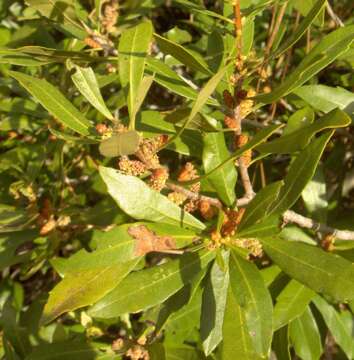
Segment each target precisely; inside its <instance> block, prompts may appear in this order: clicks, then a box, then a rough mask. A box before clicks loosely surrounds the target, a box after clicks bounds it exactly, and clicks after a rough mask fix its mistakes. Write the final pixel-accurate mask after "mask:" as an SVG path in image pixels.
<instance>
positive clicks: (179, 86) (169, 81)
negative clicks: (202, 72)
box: [146, 57, 218, 105]
mask: <svg viewBox="0 0 354 360" xmlns="http://www.w3.org/2000/svg"><path fill="white" fill-rule="evenodd" d="M146 68H147V72H148V73H149V74H155V78H154V80H155V82H157V83H158V84H159V85H161V86H163V87H165V88H166V89H168V90H169V91H171V92H172V93H175V94H177V95H180V96H182V97H185V98H187V99H192V100H195V99H196V98H197V97H198V92H197V90H195V89H193V88H192V87H191V86H190V85H188V84H187V83H186V82H185V81H184V80H183V79H182V78H181V77H180V76H179V75H178V74H177V73H176V72H175V71H173V70H172V69H171V68H170V67H169V66H168V65H166V64H165V63H164V62H162V61H161V60H157V59H154V58H151V57H147V58H146ZM207 104H210V105H218V102H217V101H216V100H214V99H208V101H207Z"/></svg>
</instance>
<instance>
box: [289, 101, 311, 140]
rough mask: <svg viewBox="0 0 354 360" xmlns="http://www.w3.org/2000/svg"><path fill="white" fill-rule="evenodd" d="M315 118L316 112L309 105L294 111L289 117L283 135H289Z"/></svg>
mask: <svg viewBox="0 0 354 360" xmlns="http://www.w3.org/2000/svg"><path fill="white" fill-rule="evenodd" d="M314 120H315V112H314V111H313V110H312V108H310V107H309V106H306V107H304V108H302V109H300V110H297V111H296V112H294V113H293V114H292V115H291V116H290V117H289V119H288V122H287V124H286V127H285V128H284V131H283V135H288V134H290V133H292V132H294V131H296V130H299V129H301V128H303V127H305V126H308V125H310V124H312V123H313V121H314Z"/></svg>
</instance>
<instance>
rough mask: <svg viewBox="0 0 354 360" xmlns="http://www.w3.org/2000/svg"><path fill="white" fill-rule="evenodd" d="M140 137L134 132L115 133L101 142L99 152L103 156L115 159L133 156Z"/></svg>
mask: <svg viewBox="0 0 354 360" xmlns="http://www.w3.org/2000/svg"><path fill="white" fill-rule="evenodd" d="M139 142H140V136H139V134H138V133H137V132H136V131H135V130H129V131H126V132H121V133H115V134H113V135H112V136H111V137H109V138H107V139H104V140H102V141H101V143H100V146H99V150H100V153H101V154H102V155H103V156H106V157H117V156H124V155H131V154H134V153H135V152H136V151H137V150H138V147H139Z"/></svg>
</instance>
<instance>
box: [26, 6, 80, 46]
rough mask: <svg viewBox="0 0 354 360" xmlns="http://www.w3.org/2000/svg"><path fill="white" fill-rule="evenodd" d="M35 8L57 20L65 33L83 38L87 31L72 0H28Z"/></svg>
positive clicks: (57, 23) (58, 25)
mask: <svg viewBox="0 0 354 360" xmlns="http://www.w3.org/2000/svg"><path fill="white" fill-rule="evenodd" d="M26 2H27V4H29V5H30V6H31V7H32V8H33V9H36V10H37V11H38V12H39V13H40V14H41V15H43V16H45V17H47V18H48V19H50V20H52V21H55V22H56V25H57V27H58V28H59V29H61V31H63V32H64V33H69V34H71V35H72V36H75V37H77V38H79V39H80V40H83V39H84V38H85V37H86V36H87V33H86V31H85V29H84V27H83V26H82V25H81V24H80V23H79V22H78V19H77V18H76V14H75V8H74V6H73V3H72V1H70V0H60V1H59V0H47V1H43V0H26Z"/></svg>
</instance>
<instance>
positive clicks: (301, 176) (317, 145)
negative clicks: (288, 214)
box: [269, 131, 333, 214]
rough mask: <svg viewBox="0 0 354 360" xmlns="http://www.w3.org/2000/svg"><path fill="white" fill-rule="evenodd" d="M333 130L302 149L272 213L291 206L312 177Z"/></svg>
mask: <svg viewBox="0 0 354 360" xmlns="http://www.w3.org/2000/svg"><path fill="white" fill-rule="evenodd" d="M332 135H333V131H329V132H327V133H325V134H323V135H322V136H321V137H319V138H317V139H316V140H314V141H313V142H312V143H311V144H310V145H308V146H307V147H306V148H305V149H304V150H302V151H301V152H300V153H299V155H298V156H297V157H296V159H295V161H294V162H293V163H292V164H291V166H290V169H289V171H288V174H287V175H286V177H285V179H284V186H283V187H282V189H281V190H280V193H279V196H278V198H277V199H276V201H275V202H274V203H273V204H272V206H271V209H270V211H269V213H270V214H281V213H283V212H284V211H286V210H288V209H289V208H291V206H293V205H294V203H295V202H296V200H297V199H298V198H299V196H300V195H301V193H302V191H303V189H304V188H305V186H306V184H307V183H308V182H309V181H310V180H311V179H312V177H313V175H314V173H315V170H316V167H317V165H318V162H319V161H320V158H321V155H322V153H323V151H324V149H325V147H326V145H327V143H328V141H329V139H330V138H331V137H332Z"/></svg>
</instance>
